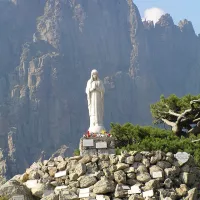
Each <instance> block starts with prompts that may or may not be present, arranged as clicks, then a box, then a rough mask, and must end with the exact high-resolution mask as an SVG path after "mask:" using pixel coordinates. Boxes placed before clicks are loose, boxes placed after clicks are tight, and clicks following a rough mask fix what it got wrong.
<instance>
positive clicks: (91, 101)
mask: <svg viewBox="0 0 200 200" xmlns="http://www.w3.org/2000/svg"><path fill="white" fill-rule="evenodd" d="M104 92H105V89H104V85H103V82H102V81H101V80H100V79H99V77H98V71H97V70H95V69H94V70H92V72H91V78H90V79H89V80H88V82H87V87H86V94H87V100H88V110H89V116H90V128H89V132H91V133H101V131H102V130H105V128H104V126H103V115H104Z"/></svg>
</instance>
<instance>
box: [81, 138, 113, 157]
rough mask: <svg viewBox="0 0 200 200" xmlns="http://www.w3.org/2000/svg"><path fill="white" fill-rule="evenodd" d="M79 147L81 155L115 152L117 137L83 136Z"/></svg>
mask: <svg viewBox="0 0 200 200" xmlns="http://www.w3.org/2000/svg"><path fill="white" fill-rule="evenodd" d="M79 149H80V155H81V156H84V155H99V154H115V139H114V138H112V137H89V138H84V137H82V138H81V139H80V144H79Z"/></svg>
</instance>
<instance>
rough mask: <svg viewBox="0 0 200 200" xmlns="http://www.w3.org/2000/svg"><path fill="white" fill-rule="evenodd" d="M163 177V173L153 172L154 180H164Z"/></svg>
mask: <svg viewBox="0 0 200 200" xmlns="http://www.w3.org/2000/svg"><path fill="white" fill-rule="evenodd" d="M162 177H163V172H162V171H158V172H153V173H152V178H162Z"/></svg>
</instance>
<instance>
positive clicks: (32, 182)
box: [26, 180, 38, 189]
mask: <svg viewBox="0 0 200 200" xmlns="http://www.w3.org/2000/svg"><path fill="white" fill-rule="evenodd" d="M37 185H38V180H28V181H26V187H27V188H29V189H32V188H34V187H37Z"/></svg>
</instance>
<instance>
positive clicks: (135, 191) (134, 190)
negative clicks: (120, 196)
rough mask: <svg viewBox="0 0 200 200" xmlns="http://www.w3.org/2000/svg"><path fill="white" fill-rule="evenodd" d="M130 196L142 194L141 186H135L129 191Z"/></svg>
mask: <svg viewBox="0 0 200 200" xmlns="http://www.w3.org/2000/svg"><path fill="white" fill-rule="evenodd" d="M128 192H129V193H130V194H140V193H141V189H140V187H139V185H133V186H131V190H130V191H128Z"/></svg>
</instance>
